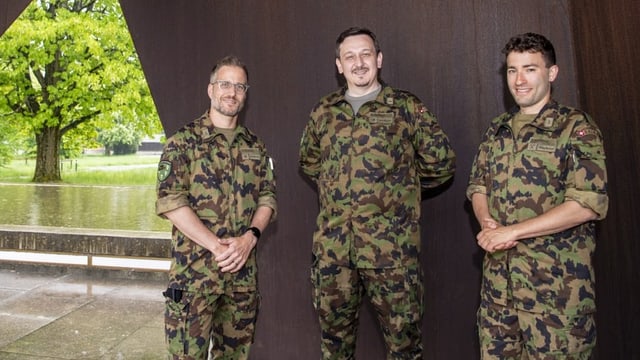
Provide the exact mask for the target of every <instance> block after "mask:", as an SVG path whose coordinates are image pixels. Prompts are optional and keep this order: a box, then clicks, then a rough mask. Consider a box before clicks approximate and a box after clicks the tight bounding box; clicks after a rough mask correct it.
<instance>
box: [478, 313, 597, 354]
mask: <svg viewBox="0 0 640 360" xmlns="http://www.w3.org/2000/svg"><path fill="white" fill-rule="evenodd" d="M478 334H479V338H480V355H481V359H483V360H489V359H500V360H511V359H513V360H528V359H531V360H533V359H536V360H538V359H539V360H588V359H591V355H592V352H593V349H594V347H595V345H596V326H595V319H594V314H584V315H576V316H567V315H558V314H538V313H531V312H527V311H523V310H518V309H515V308H514V307H513V306H510V305H508V306H503V305H498V304H493V303H486V302H482V303H481V304H480V308H479V309H478Z"/></svg>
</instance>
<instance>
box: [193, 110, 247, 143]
mask: <svg viewBox="0 0 640 360" xmlns="http://www.w3.org/2000/svg"><path fill="white" fill-rule="evenodd" d="M198 121H199V122H200V126H199V127H198V129H199V131H200V138H201V139H202V142H207V141H211V140H213V139H214V138H215V137H216V136H221V135H222V133H220V132H219V131H218V130H216V127H215V126H213V124H212V123H211V119H210V118H209V110H207V111H206V112H205V113H204V114H202V116H201V117H200V118H199V119H198ZM237 126H238V136H240V137H242V138H244V139H245V140H247V141H248V142H251V141H252V140H253V137H252V136H251V134H250V133H249V130H248V129H247V128H246V127H244V126H242V125H240V124H238V125H237Z"/></svg>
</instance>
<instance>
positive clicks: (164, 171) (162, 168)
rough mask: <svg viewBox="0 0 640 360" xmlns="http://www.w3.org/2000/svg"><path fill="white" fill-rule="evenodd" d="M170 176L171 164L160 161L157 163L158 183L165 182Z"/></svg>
mask: <svg viewBox="0 0 640 360" xmlns="http://www.w3.org/2000/svg"><path fill="white" fill-rule="evenodd" d="M169 175H171V162H169V161H164V160H163V161H160V162H159V163H158V181H165V180H167V178H168V177H169Z"/></svg>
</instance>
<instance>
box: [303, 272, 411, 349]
mask: <svg viewBox="0 0 640 360" xmlns="http://www.w3.org/2000/svg"><path fill="white" fill-rule="evenodd" d="M312 279H313V281H312V282H313V284H312V285H313V289H314V307H315V309H316V311H317V312H318V315H319V318H320V328H321V331H322V332H321V349H322V358H323V359H335V360H344V359H354V358H355V345H356V334H357V326H358V315H359V309H360V305H361V303H362V298H363V296H364V295H365V294H366V295H367V297H368V298H369V299H370V303H371V305H372V306H373V308H374V310H375V313H376V315H377V320H378V323H379V324H380V328H381V329H382V335H383V337H384V339H385V344H386V346H387V352H388V355H387V358H388V359H412V360H414V359H415V360H419V359H422V335H421V334H422V332H421V324H420V320H421V318H422V314H423V312H424V309H423V304H422V297H423V285H422V273H421V268H420V266H416V265H414V266H409V267H407V268H402V269H397V268H386V269H350V268H348V267H343V266H338V265H325V266H320V264H316V266H314V267H313V268H312Z"/></svg>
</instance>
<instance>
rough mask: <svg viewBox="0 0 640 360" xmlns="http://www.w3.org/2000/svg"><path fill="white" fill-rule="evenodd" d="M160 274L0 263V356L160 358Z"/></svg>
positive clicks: (25, 358) (31, 359)
mask: <svg viewBox="0 0 640 360" xmlns="http://www.w3.org/2000/svg"><path fill="white" fill-rule="evenodd" d="M165 286H166V281H165V280H163V279H162V277H161V276H160V277H155V278H154V277H150V278H144V279H135V278H117V277H111V276H104V273H95V274H91V273H87V272H83V271H77V272H74V271H35V270H34V271H30V270H28V269H27V270H24V269H5V268H0V359H7V360H13V359H20V360H35V359H39V360H52V359H163V358H164V338H163V308H164V305H163V297H162V295H161V292H162V290H163V287H165Z"/></svg>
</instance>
